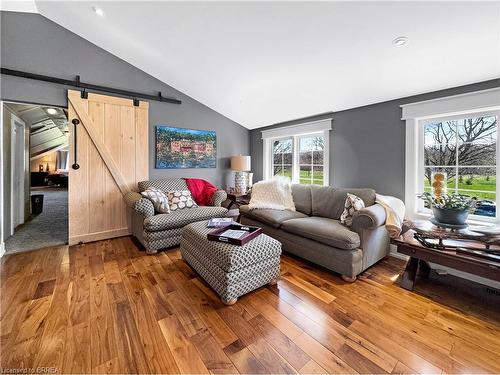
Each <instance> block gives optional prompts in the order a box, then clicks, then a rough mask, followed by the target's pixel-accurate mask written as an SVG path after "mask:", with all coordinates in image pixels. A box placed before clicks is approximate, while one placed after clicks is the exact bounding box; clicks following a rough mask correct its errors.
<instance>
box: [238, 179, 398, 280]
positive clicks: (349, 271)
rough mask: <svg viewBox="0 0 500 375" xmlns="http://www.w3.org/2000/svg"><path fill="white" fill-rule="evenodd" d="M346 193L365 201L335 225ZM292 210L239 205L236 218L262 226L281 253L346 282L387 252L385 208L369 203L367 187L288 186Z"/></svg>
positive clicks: (372, 199)
mask: <svg viewBox="0 0 500 375" xmlns="http://www.w3.org/2000/svg"><path fill="white" fill-rule="evenodd" d="M347 193H351V194H355V195H357V196H358V197H360V198H361V199H363V201H364V203H365V206H366V207H365V208H364V209H362V210H360V211H358V212H356V214H355V216H354V218H353V224H352V226H351V227H347V226H345V225H342V224H341V223H340V215H341V214H342V211H343V210H344V203H345V199H346V197H347ZM292 194H293V200H294V203H295V208H296V211H290V210H284V211H281V210H270V209H257V210H250V209H249V207H248V206H241V207H240V214H241V222H242V223H243V224H246V225H255V226H260V227H262V228H263V231H264V233H266V234H268V235H269V236H271V237H273V238H275V239H277V240H278V241H280V242H281V243H282V247H283V250H284V251H287V252H289V253H292V254H295V255H297V256H299V257H301V258H304V259H307V260H309V261H311V262H313V263H316V264H319V265H321V266H323V267H326V268H328V269H330V270H332V271H335V272H338V273H340V274H341V275H342V278H343V279H344V280H346V281H349V282H352V281H354V280H356V276H357V275H358V274H360V273H361V272H363V271H364V270H366V269H367V268H368V267H370V266H372V265H373V264H375V263H376V262H378V261H379V260H380V259H382V258H384V257H385V256H386V255H388V254H389V234H388V232H387V230H386V229H385V226H384V224H385V218H386V215H385V209H384V208H383V207H382V206H381V205H379V204H376V203H375V191H374V190H373V189H344V188H333V187H330V186H325V187H322V186H315V185H292Z"/></svg>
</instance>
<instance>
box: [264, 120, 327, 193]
mask: <svg viewBox="0 0 500 375" xmlns="http://www.w3.org/2000/svg"><path fill="white" fill-rule="evenodd" d="M331 129H332V118H328V119H322V120H318V121H311V122H307V123H303V124H298V125H291V126H283V127H280V128H275V129H269V130H263V131H262V132H261V133H262V141H263V155H262V163H263V165H262V171H263V177H264V179H269V178H271V177H272V173H271V160H272V159H271V158H272V155H271V149H272V147H271V145H272V142H273V140H275V139H279V138H293V157H294V160H293V165H292V168H293V173H292V175H293V176H295V177H294V178H292V182H293V183H299V181H298V176H299V174H300V170H299V164H298V154H299V152H298V147H299V146H298V144H299V139H300V137H301V136H304V135H310V134H322V135H323V138H324V145H323V185H325V186H326V185H329V184H330V130H331Z"/></svg>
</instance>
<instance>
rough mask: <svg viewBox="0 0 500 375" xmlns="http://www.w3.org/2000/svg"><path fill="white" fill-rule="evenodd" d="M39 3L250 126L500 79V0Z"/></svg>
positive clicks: (61, 20)
mask: <svg viewBox="0 0 500 375" xmlns="http://www.w3.org/2000/svg"><path fill="white" fill-rule="evenodd" d="M93 6H95V7H98V8H100V9H102V11H103V12H104V16H98V15H97V14H96V13H95V12H94V11H93V10H92V7H93ZM36 7H37V9H38V12H39V13H41V14H42V15H44V16H46V17H48V18H49V19H51V20H53V21H55V22H57V23H59V24H60V25H62V26H64V27H66V28H67V29H69V30H71V31H73V32H75V33H77V34H79V35H80V36H82V37H84V38H86V39H88V40H89V41H91V42H93V43H95V44H97V45H98V46H100V47H102V48H104V49H106V50H108V51H110V52H111V53H113V54H115V55H117V56H118V57H120V58H122V59H124V60H126V61H128V62H130V63H131V64H133V65H135V66H137V67H138V68H141V69H142V70H144V71H146V72H148V73H150V74H151V75H153V76H155V77H157V78H158V79H160V80H162V81H163V82H165V83H167V84H169V85H172V86H173V87H175V88H176V89H178V90H180V91H182V92H184V93H185V94H187V95H190V96H191V97H193V98H195V99H197V100H199V101H200V102H202V103H203V104H205V105H207V106H209V107H211V108H213V109H215V110H216V111H218V112H220V113H222V114H224V115H226V116H227V117H229V118H231V119H233V120H235V121H237V122H238V123H240V124H242V125H244V126H246V127H248V128H256V127H260V126H265V125H269V124H272V123H276V122H281V121H285V120H290V119H294V118H298V117H303V116H308V115H313V114H316V113H321V112H328V111H338V110H343V109H347V108H352V107H357V106H362V105H366V104H371V103H376V102H381V101H386V100H390V99H395V98H400V97H405V96H409V95H413V94H419V93H424V92H429V91H434V90H438V89H443V88H448V87H453V86H459V85H463V84H469V83H473V82H478V81H484V80H488V79H493V78H498V77H500V48H499V46H500V3H499V2H476V1H474V2H461V1H460V2H420V1H415V2H392V1H391V2H374V1H372V2H146V1H133V2H102V1H95V2H78V1H76V2H73V1H65V2H52V1H47V2H46V1H36ZM399 36H406V37H408V43H407V44H406V45H404V46H401V47H396V46H395V45H394V44H393V43H392V41H393V40H394V39H395V38H396V37H399Z"/></svg>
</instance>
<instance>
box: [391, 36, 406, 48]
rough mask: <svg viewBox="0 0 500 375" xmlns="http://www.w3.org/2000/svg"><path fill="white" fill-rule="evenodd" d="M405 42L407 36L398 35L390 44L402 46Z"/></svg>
mask: <svg viewBox="0 0 500 375" xmlns="http://www.w3.org/2000/svg"><path fill="white" fill-rule="evenodd" d="M406 43H408V38H407V37H406V36H398V37H397V38H396V39H394V40H393V41H392V44H394V45H395V46H396V47H401V46H404V45H405V44H406Z"/></svg>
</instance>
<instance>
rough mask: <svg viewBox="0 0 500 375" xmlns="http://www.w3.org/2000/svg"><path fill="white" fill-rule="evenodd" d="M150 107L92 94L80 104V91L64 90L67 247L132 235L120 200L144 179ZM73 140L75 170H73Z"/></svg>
mask: <svg viewBox="0 0 500 375" xmlns="http://www.w3.org/2000/svg"><path fill="white" fill-rule="evenodd" d="M148 107H149V103H147V102H140V104H139V106H137V107H136V106H134V105H133V102H132V100H130V99H124V98H116V97H112V96H106V95H98V94H90V93H89V94H88V99H82V98H81V97H80V92H79V91H73V90H68V115H69V122H70V129H71V137H70V173H69V197H68V198H69V202H68V203H69V243H70V245H73V244H76V243H79V242H89V241H97V240H102V239H107V238H113V237H118V236H124V235H127V234H129V233H130V232H131V231H130V213H129V212H128V210H127V207H126V205H125V202H124V200H123V195H124V194H125V193H127V192H129V191H131V190H136V189H137V182H138V181H143V180H147V179H148V157H149V156H148V155H149V151H148ZM74 119H76V120H78V124H77V125H73V124H72V122H73V120H74ZM75 122H77V121H75ZM75 128H76V129H75ZM75 132H76V133H75ZM75 134H76V150H77V154H76V163H77V164H78V165H79V168H78V169H73V168H72V165H73V164H74V163H75Z"/></svg>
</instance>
